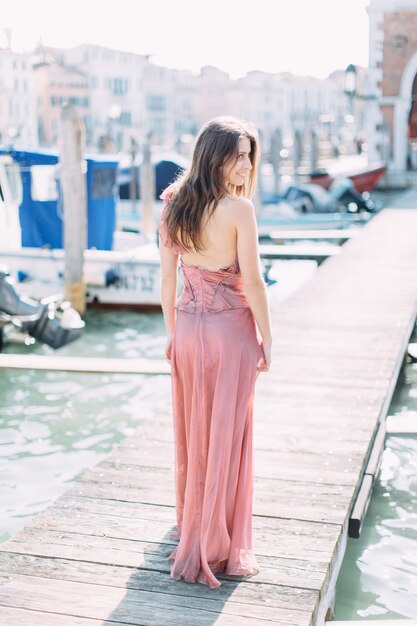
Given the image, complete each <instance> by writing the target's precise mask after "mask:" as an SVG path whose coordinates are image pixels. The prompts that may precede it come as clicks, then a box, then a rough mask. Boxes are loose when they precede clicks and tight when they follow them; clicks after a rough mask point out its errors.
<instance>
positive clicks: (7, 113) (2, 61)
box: [0, 45, 37, 147]
mask: <svg viewBox="0 0 417 626" xmlns="http://www.w3.org/2000/svg"><path fill="white" fill-rule="evenodd" d="M0 143H3V144H11V143H13V144H14V145H15V146H32V147H33V146H36V145H37V128H36V109H35V92H34V84H33V74H32V65H31V55H30V54H20V53H17V52H13V51H12V50H11V48H10V45H9V46H7V47H6V48H0Z"/></svg>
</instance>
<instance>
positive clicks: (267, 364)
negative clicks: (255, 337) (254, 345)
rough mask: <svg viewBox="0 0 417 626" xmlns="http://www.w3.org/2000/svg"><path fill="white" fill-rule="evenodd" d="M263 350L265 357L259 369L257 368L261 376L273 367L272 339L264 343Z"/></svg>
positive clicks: (259, 364)
mask: <svg viewBox="0 0 417 626" xmlns="http://www.w3.org/2000/svg"><path fill="white" fill-rule="evenodd" d="M261 348H262V352H263V355H262V356H261V358H260V359H259V362H258V367H257V370H258V374H260V373H261V372H267V371H268V370H269V368H270V366H271V348H272V341H271V340H270V339H268V340H266V341H262V343H261Z"/></svg>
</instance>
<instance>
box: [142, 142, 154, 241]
mask: <svg viewBox="0 0 417 626" xmlns="http://www.w3.org/2000/svg"><path fill="white" fill-rule="evenodd" d="M151 138H152V133H148V136H147V137H146V141H145V143H144V145H143V156H142V165H141V168H140V195H141V200H142V232H143V233H144V235H146V236H147V238H148V240H149V241H153V240H154V239H155V234H156V233H155V226H154V220H153V203H154V197H155V170H154V167H153V164H152V150H151Z"/></svg>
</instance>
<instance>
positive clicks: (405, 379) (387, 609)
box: [335, 332, 417, 620]
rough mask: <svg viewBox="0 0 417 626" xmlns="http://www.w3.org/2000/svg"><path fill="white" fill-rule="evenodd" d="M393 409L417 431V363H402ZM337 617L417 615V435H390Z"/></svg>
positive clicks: (350, 550)
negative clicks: (413, 419)
mask: <svg viewBox="0 0 417 626" xmlns="http://www.w3.org/2000/svg"><path fill="white" fill-rule="evenodd" d="M411 341H413V342H417V332H416V333H415V334H414V337H413V338H412V340H411ZM388 414H389V415H390V416H394V417H395V416H398V417H404V416H410V417H411V418H415V421H416V430H417V363H409V364H407V365H406V366H405V367H404V368H403V370H402V372H401V374H400V377H399V380H398V383H397V386H396V389H395V392H394V396H393V399H392V402H391V406H390V409H389V412H388ZM335 618H336V619H338V620H364V619H369V620H375V619H381V620H383V619H396V618H398V619H399V618H409V619H412V618H414V619H416V618H417V435H416V436H410V435H407V436H388V437H387V440H386V445H385V450H384V454H383V458H382V465H381V470H380V473H379V476H378V478H377V481H376V486H375V488H374V491H373V496H372V498H371V502H370V505H369V509H368V512H367V514H366V517H365V522H364V526H363V530H362V533H361V536H360V538H359V539H348V545H347V550H346V555H345V558H344V561H343V564H342V568H341V571H340V574H339V578H338V584H337V589H336V611H335Z"/></svg>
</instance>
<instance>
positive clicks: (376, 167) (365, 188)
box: [307, 161, 387, 193]
mask: <svg viewBox="0 0 417 626" xmlns="http://www.w3.org/2000/svg"><path fill="white" fill-rule="evenodd" d="M341 165H342V167H341ZM345 167H346V166H345V165H344V164H343V162H342V161H341V162H338V161H336V162H335V163H334V164H332V165H329V166H328V167H327V168H325V169H318V170H316V171H315V172H312V173H310V175H309V176H308V177H307V178H308V180H309V182H312V183H315V184H316V185H320V186H321V187H324V188H325V189H329V188H330V187H331V185H332V183H333V182H334V181H335V179H337V178H339V177H341V176H343V177H345V178H350V180H351V181H352V182H353V184H354V186H355V189H356V191H358V192H359V193H364V192H370V191H373V189H375V187H376V185H377V183H378V181H379V180H380V179H381V178H382V177H383V176H385V174H386V171H387V166H386V163H384V162H383V161H377V162H375V163H369V164H368V163H364V164H363V165H358V166H356V167H355V166H354V167H352V169H349V168H348V169H345Z"/></svg>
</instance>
